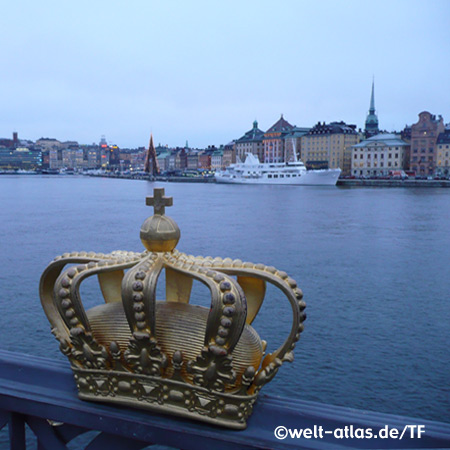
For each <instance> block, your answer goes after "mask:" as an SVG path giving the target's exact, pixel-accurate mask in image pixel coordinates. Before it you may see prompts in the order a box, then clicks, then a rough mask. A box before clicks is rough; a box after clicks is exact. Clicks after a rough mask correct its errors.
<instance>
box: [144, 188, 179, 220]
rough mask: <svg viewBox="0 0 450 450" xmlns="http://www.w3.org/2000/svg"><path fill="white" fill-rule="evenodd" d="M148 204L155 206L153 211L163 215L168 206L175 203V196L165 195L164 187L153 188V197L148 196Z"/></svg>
mask: <svg viewBox="0 0 450 450" xmlns="http://www.w3.org/2000/svg"><path fill="white" fill-rule="evenodd" d="M145 204H146V205H147V206H153V213H154V214H159V215H160V216H163V215H164V213H165V212H166V206H172V205H173V197H165V196H164V188H155V189H153V197H147V198H146V199H145Z"/></svg>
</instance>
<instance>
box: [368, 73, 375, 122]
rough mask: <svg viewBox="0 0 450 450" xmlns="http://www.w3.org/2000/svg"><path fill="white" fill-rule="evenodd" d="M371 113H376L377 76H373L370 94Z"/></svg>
mask: <svg viewBox="0 0 450 450" xmlns="http://www.w3.org/2000/svg"><path fill="white" fill-rule="evenodd" d="M369 114H375V78H372V95H371V96H370V108H369Z"/></svg>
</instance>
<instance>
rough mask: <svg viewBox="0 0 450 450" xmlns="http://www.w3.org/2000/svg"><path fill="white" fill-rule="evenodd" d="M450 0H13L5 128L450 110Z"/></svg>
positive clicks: (200, 130)
mask: <svg viewBox="0 0 450 450" xmlns="http://www.w3.org/2000/svg"><path fill="white" fill-rule="evenodd" d="M449 24H450V1H448V0H443V1H437V0H436V1H433V0H431V1H430V0H428V1H416V0H407V1H395V0H391V1H370V2H369V1H367V2H363V1H339V2H338V1H335V2H331V1H314V2H313V1H308V2H306V1H280V2H274V1H263V0H259V1H244V0H241V1H226V2H224V1H221V2H219V1H212V0H209V1H191V2H188V1H144V0H142V1H129V2H123V1H111V0H108V1H96V0H91V1H80V0H77V1H73V2H69V1H65V0H64V1H62V0H58V1H50V0H40V1H27V2H25V1H20V0H18V1H15V2H12V1H10V2H3V5H2V13H1V16H0V27H1V38H0V54H1V61H2V63H1V68H0V81H1V83H0V99H1V105H2V108H1V112H0V118H1V119H0V136H1V137H9V136H10V135H11V133H12V131H13V130H17V131H18V132H19V136H20V137H22V138H29V139H33V140H35V139H38V138H40V137H42V136H44V137H55V138H57V139H60V140H68V139H75V140H78V141H79V142H80V143H92V142H94V141H95V142H98V141H99V139H100V136H101V135H102V134H105V135H106V139H107V141H108V142H109V143H116V144H118V145H119V146H121V147H137V146H143V145H147V144H148V139H149V135H150V132H153V135H154V138H155V141H156V143H159V142H161V143H163V144H169V145H170V146H176V145H184V143H185V141H186V139H187V140H189V144H190V146H193V147H201V146H206V145H209V144H216V145H217V144H221V143H227V142H229V141H230V140H232V139H234V138H238V137H240V136H241V135H242V134H243V133H244V132H245V131H247V130H248V129H250V128H251V125H252V122H253V120H254V119H255V118H256V119H257V120H258V122H259V125H260V128H261V129H263V130H265V129H267V128H268V127H269V126H271V125H272V124H273V123H274V122H275V121H276V120H277V119H278V118H279V116H280V113H283V114H284V117H285V118H286V119H287V120H288V121H289V122H290V123H292V124H295V125H298V126H312V125H314V124H315V123H317V121H319V120H320V121H327V122H328V121H332V120H344V121H346V122H349V123H355V124H356V125H357V126H358V127H363V125H364V120H365V115H366V112H367V110H368V107H369V96H370V88H371V82H372V75H375V100H376V108H377V111H378V117H379V121H380V127H381V128H382V129H387V130H392V129H400V128H402V127H403V126H404V125H405V124H406V123H408V124H410V123H414V122H416V121H417V114H418V113H419V112H420V111H423V110H428V111H430V112H431V113H434V114H442V115H443V116H444V120H445V122H446V123H447V122H450V89H449V80H450V68H449V65H450V26H449Z"/></svg>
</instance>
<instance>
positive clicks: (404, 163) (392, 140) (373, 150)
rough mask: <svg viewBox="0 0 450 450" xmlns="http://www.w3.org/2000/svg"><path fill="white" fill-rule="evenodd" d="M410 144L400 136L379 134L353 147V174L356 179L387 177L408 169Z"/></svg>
mask: <svg viewBox="0 0 450 450" xmlns="http://www.w3.org/2000/svg"><path fill="white" fill-rule="evenodd" d="M409 149H410V147H409V144H408V143H407V142H405V141H404V140H403V139H402V138H401V136H400V135H398V134H391V133H386V134H377V135H375V136H372V137H370V138H369V139H366V140H364V141H362V142H360V143H359V144H356V145H353V146H352V164H351V166H352V168H351V174H352V175H354V176H356V177H373V176H376V177H379V176H387V175H389V174H390V172H394V171H400V170H405V169H408V163H409Z"/></svg>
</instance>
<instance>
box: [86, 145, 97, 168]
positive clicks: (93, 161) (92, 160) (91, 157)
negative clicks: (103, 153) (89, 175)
mask: <svg viewBox="0 0 450 450" xmlns="http://www.w3.org/2000/svg"><path fill="white" fill-rule="evenodd" d="M86 153H87V166H88V167H89V168H90V169H96V168H97V167H98V166H99V165H100V152H99V149H98V147H88V148H87V149H86Z"/></svg>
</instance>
